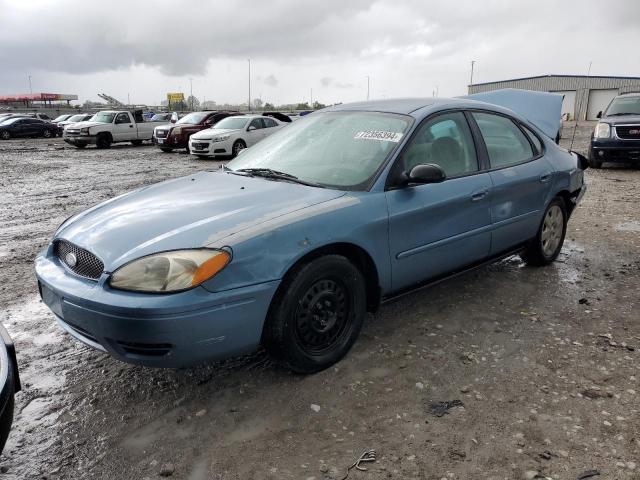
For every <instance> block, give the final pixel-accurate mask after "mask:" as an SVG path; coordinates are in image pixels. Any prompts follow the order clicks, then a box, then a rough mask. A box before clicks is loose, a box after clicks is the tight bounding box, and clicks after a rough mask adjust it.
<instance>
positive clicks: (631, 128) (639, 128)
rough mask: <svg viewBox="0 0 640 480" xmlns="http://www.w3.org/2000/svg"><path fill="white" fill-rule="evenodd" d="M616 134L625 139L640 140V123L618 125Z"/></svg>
mask: <svg viewBox="0 0 640 480" xmlns="http://www.w3.org/2000/svg"><path fill="white" fill-rule="evenodd" d="M616 134H617V135H618V138H622V139H624V140H640V125H617V126H616Z"/></svg>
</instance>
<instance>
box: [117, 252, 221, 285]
mask: <svg viewBox="0 0 640 480" xmlns="http://www.w3.org/2000/svg"><path fill="white" fill-rule="evenodd" d="M230 260H231V254H230V253H229V252H227V251H225V250H214V249H209V248H203V249H198V250H174V251H170V252H162V253H156V254H153V255H149V256H148V257H142V258H139V259H138V260H134V261H132V262H130V263H127V264H126V265H123V266H122V267H120V268H119V269H117V270H116V271H115V272H114V273H113V275H112V276H111V280H110V282H109V283H110V285H111V286H112V287H113V288H117V289H120V290H132V291H135V292H160V293H162V292H178V291H181V290H188V289H190V288H193V287H196V286H198V285H200V284H201V283H202V282H205V281H206V280H209V279H210V278H211V277H213V276H214V275H215V274H217V273H218V272H220V271H221V270H222V269H223V268H224V267H226V266H227V264H228V263H229V261H230Z"/></svg>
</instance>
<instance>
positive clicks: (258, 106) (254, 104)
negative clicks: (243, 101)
mask: <svg viewBox="0 0 640 480" xmlns="http://www.w3.org/2000/svg"><path fill="white" fill-rule="evenodd" d="M251 103H252V107H253V109H254V110H261V109H262V99H261V98H254V99H253V101H252V102H251Z"/></svg>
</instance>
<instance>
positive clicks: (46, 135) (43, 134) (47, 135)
mask: <svg viewBox="0 0 640 480" xmlns="http://www.w3.org/2000/svg"><path fill="white" fill-rule="evenodd" d="M42 136H43V137H44V138H51V137H52V136H54V137H55V135H52V134H51V130H44V131H43V132H42Z"/></svg>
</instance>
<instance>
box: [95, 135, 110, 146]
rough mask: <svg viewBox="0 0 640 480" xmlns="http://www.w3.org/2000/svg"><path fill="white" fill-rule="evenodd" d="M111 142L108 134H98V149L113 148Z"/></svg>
mask: <svg viewBox="0 0 640 480" xmlns="http://www.w3.org/2000/svg"><path fill="white" fill-rule="evenodd" d="M111 142H112V140H111V135H109V134H108V133H100V134H98V138H96V147H98V148H109V147H110V146H111Z"/></svg>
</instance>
